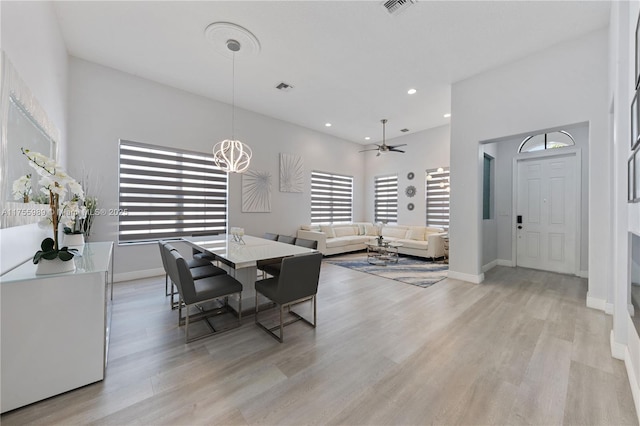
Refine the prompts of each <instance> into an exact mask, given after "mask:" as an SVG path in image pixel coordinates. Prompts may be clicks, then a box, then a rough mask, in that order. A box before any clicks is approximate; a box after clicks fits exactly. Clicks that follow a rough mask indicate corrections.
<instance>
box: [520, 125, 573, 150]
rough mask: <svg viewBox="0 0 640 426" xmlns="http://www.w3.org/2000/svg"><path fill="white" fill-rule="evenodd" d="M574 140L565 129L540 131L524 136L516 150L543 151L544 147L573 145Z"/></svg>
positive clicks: (553, 147) (552, 147)
mask: <svg viewBox="0 0 640 426" xmlns="http://www.w3.org/2000/svg"><path fill="white" fill-rule="evenodd" d="M575 144H576V141H575V140H574V139H573V136H571V135H570V134H569V132H567V131H565V130H560V131H558V132H550V133H540V134H537V135H531V136H527V137H526V138H524V140H523V141H522V143H521V144H520V147H519V148H518V152H534V151H543V150H545V149H555V148H564V147H567V146H574V145H575Z"/></svg>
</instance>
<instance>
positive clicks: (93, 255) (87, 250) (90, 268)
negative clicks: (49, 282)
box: [0, 241, 113, 284]
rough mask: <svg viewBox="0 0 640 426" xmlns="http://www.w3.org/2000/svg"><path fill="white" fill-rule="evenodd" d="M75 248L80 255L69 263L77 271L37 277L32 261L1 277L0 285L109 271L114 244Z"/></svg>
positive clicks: (95, 244)
mask: <svg viewBox="0 0 640 426" xmlns="http://www.w3.org/2000/svg"><path fill="white" fill-rule="evenodd" d="M73 248H77V249H78V254H77V255H75V256H73V259H72V260H69V262H75V264H76V270H75V271H71V272H63V273H61V274H52V275H36V268H37V265H35V264H34V263H33V262H32V261H31V260H27V261H26V262H24V263H23V264H21V265H20V266H18V267H16V268H15V269H12V270H11V271H9V272H7V273H6V274H4V275H2V276H0V283H2V284H5V283H11V282H16V281H25V280H33V279H39V278H47V277H58V276H65V275H80V274H89V273H94V272H105V271H108V270H109V264H110V261H111V251H112V250H113V242H111V241H106V242H97V243H85V244H84V246H82V247H73ZM34 254H35V251H34Z"/></svg>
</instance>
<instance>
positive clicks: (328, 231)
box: [320, 225, 336, 238]
mask: <svg viewBox="0 0 640 426" xmlns="http://www.w3.org/2000/svg"><path fill="white" fill-rule="evenodd" d="M320 232H323V233H324V234H325V235H326V236H327V238H335V237H336V233H335V232H333V226H331V225H320Z"/></svg>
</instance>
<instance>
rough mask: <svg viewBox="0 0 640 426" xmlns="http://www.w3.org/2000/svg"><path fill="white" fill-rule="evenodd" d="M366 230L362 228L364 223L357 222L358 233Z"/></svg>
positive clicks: (361, 233)
mask: <svg viewBox="0 0 640 426" xmlns="http://www.w3.org/2000/svg"><path fill="white" fill-rule="evenodd" d="M365 233H366V230H365V229H364V223H359V224H358V235H365Z"/></svg>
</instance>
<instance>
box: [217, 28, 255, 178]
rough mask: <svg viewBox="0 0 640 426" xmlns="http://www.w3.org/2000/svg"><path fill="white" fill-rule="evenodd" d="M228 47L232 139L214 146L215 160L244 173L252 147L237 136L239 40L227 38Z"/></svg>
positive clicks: (227, 170) (218, 163)
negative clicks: (229, 56) (229, 57)
mask: <svg viewBox="0 0 640 426" xmlns="http://www.w3.org/2000/svg"><path fill="white" fill-rule="evenodd" d="M226 45H227V49H229V50H230V51H231V53H232V56H231V64H232V65H231V139H225V140H223V141H222V142H218V143H217V144H216V145H215V146H214V147H213V161H214V162H215V163H216V165H217V166H218V167H220V168H221V169H222V170H223V171H225V172H227V173H242V172H244V171H246V170H247V169H248V168H249V162H250V161H251V156H252V152H251V148H249V147H248V146H247V145H245V144H243V143H242V142H240V141H239V140H236V137H235V128H236V52H238V51H239V50H240V43H239V42H238V41H237V40H233V39H229V40H227V43H226Z"/></svg>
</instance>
